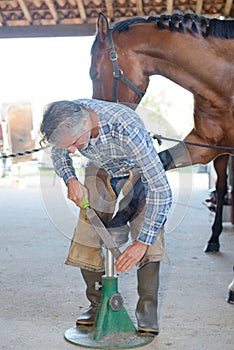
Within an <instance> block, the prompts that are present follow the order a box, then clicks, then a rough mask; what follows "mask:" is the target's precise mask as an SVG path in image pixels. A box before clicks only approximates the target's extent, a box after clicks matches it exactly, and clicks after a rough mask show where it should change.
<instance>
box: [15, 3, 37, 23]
mask: <svg viewBox="0 0 234 350" xmlns="http://www.w3.org/2000/svg"><path fill="white" fill-rule="evenodd" d="M18 3H19V5H20V7H21V9H22V11H23V13H24V16H25V18H26V19H27V20H28V22H29V23H30V24H31V23H32V22H33V20H32V16H31V14H30V12H29V10H28V8H27V5H26V3H25V1H24V0H18Z"/></svg>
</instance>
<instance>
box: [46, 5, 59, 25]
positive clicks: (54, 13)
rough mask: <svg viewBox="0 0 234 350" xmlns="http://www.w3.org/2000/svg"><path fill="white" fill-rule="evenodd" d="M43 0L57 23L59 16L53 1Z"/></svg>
mask: <svg viewBox="0 0 234 350" xmlns="http://www.w3.org/2000/svg"><path fill="white" fill-rule="evenodd" d="M44 2H45V3H46V5H47V6H48V8H49V10H50V12H51V14H52V17H53V19H54V20H55V22H56V23H59V16H58V13H57V10H56V8H55V6H54V2H53V1H52V0H44Z"/></svg>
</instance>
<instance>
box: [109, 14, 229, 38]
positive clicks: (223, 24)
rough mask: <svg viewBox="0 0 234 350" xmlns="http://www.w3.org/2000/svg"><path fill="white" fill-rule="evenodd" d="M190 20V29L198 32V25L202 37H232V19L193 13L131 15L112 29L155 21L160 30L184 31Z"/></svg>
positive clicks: (119, 29)
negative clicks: (147, 15) (131, 16)
mask: <svg viewBox="0 0 234 350" xmlns="http://www.w3.org/2000/svg"><path fill="white" fill-rule="evenodd" d="M189 22H191V27H190V29H191V31H192V32H193V33H195V34H197V33H199V31H198V27H200V28H201V32H202V35H203V36H204V37H211V36H214V37H220V38H226V39H233V38H234V20H221V19H217V18H212V19H211V18H208V17H204V16H199V15H197V14H195V13H184V14H181V13H174V14H172V15H164V14H163V15H161V16H149V17H148V18H147V17H141V16H138V17H133V18H129V19H126V20H123V21H120V22H116V23H115V24H114V25H113V28H112V31H116V30H117V31H119V32H125V31H128V30H129V27H130V26H132V25H134V24H137V23H155V24H156V25H157V27H158V28H159V29H161V30H163V29H167V28H168V29H169V30H170V31H172V32H173V31H176V32H181V33H183V32H185V23H186V24H187V23H189Z"/></svg>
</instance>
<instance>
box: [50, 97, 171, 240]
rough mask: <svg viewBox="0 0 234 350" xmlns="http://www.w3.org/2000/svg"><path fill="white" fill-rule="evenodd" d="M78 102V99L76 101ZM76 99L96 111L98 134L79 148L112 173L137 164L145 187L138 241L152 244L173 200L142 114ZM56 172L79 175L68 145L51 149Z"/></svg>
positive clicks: (65, 177)
mask: <svg viewBox="0 0 234 350" xmlns="http://www.w3.org/2000/svg"><path fill="white" fill-rule="evenodd" d="M74 102H76V101H74ZM77 102H79V103H82V104H83V105H86V106H87V107H89V108H91V109H92V110H93V111H95V112H96V113H97V115H98V120H99V124H98V126H99V136H98V138H97V141H96V143H95V144H91V143H90V144H89V146H88V147H87V148H86V149H85V150H79V152H80V153H81V154H82V155H83V156H85V157H87V158H89V159H90V160H91V161H92V162H93V163H94V164H95V165H96V166H98V167H100V168H103V169H105V170H106V171H107V173H108V174H109V175H110V176H112V177H115V176H118V175H117V174H116V173H117V172H119V171H121V170H126V169H131V168H133V167H135V168H137V169H138V171H139V173H140V176H141V180H142V182H143V184H144V186H145V191H146V212H145V219H144V225H143V228H142V230H141V233H140V235H139V237H138V241H140V242H143V243H145V244H148V245H151V244H153V243H154V241H155V240H156V237H157V233H158V230H159V229H160V228H161V227H162V226H163V225H164V223H165V221H166V217H167V214H168V211H169V209H170V207H171V204H172V194H171V189H170V186H169V184H168V181H167V177H166V173H165V171H164V168H163V165H162V163H161V161H160V159H159V157H158V154H157V152H156V150H155V148H154V146H153V142H152V139H151V137H150V136H149V134H148V132H147V130H146V129H145V126H144V124H143V122H142V120H141V119H140V117H139V116H138V115H137V114H136V113H135V112H134V111H133V110H132V109H130V108H128V107H126V106H124V105H122V104H118V103H112V102H106V101H100V100H91V99H82V100H78V101H77ZM51 155H52V161H53V164H54V168H55V171H56V173H57V174H58V175H59V176H60V177H62V178H63V179H64V181H65V183H66V182H67V180H68V178H70V177H74V176H76V174H75V169H74V167H73V165H72V160H71V157H70V155H69V152H68V150H67V149H62V148H58V147H56V146H54V147H53V148H52V151H51Z"/></svg>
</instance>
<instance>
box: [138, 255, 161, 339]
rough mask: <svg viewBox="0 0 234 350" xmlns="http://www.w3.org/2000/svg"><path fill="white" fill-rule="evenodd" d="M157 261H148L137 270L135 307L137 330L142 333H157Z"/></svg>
mask: <svg viewBox="0 0 234 350" xmlns="http://www.w3.org/2000/svg"><path fill="white" fill-rule="evenodd" d="M159 266H160V263H159V262H150V263H148V264H146V265H144V266H142V267H141V268H140V269H139V270H138V271H137V279H138V294H139V299H138V303H137V308H136V318H137V324H138V332H139V333H141V334H142V335H144V334H145V335H147V334H148V335H154V336H157V335H158V334H159V327H158V316H157V306H158V287H159Z"/></svg>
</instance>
